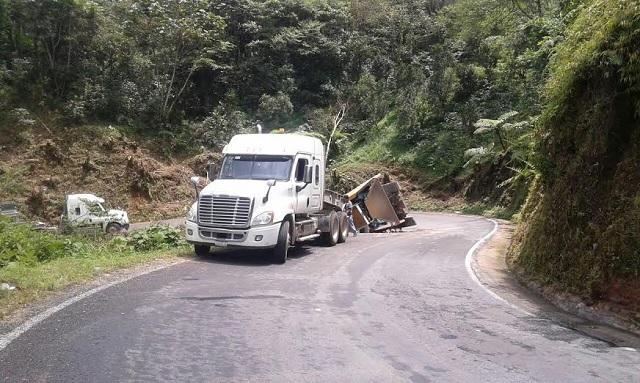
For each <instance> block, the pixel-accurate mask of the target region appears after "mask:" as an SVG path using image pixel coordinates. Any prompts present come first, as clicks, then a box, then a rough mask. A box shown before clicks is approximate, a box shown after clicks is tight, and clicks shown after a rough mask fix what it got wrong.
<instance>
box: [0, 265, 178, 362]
mask: <svg viewBox="0 0 640 383" xmlns="http://www.w3.org/2000/svg"><path fill="white" fill-rule="evenodd" d="M182 262H185V261H184V260H181V261H178V262H175V263H171V264H168V265H161V266H156V267H153V268H151V269H145V270H143V271H140V272H137V273H133V274H130V275H127V276H126V277H123V278H120V279H118V280H115V281H113V282H109V283H107V284H104V285H101V286H98V287H96V288H93V289H91V290H89V291H85V292H84V293H82V294H79V295H76V296H75V297H72V298H69V299H67V300H66V301H64V302H62V303H60V304H59V305H57V306H54V307H51V308H49V309H48V310H45V311H43V312H41V313H39V314H36V315H35V316H33V317H31V318H29V319H27V320H26V321H25V322H23V323H22V324H21V325H19V326H18V327H16V328H14V329H13V330H12V331H11V332H9V333H7V334H4V335H1V336H0V351H2V350H4V349H5V348H6V347H7V346H8V345H9V344H10V343H11V342H13V341H14V340H16V339H17V338H18V337H19V336H20V335H22V334H24V333H25V332H27V331H29V329H31V328H32V327H33V326H35V325H37V324H39V323H41V322H43V321H44V320H46V319H47V318H49V317H51V316H52V315H53V314H55V313H57V312H58V311H60V310H62V309H64V308H66V307H69V306H71V305H72V304H74V303H76V302H79V301H81V300H83V299H84V298H87V297H90V296H92V295H93V294H95V293H98V292H100V291H102V290H106V289H108V288H109V287H112V286H115V285H118V284H120V283H123V282H127V281H130V280H132V279H133V278H137V277H140V276H143V275H146V274H149V273H152V272H154V271H158V270H162V269H165V268H167V267H170V266H174V265H177V264H179V263H182Z"/></svg>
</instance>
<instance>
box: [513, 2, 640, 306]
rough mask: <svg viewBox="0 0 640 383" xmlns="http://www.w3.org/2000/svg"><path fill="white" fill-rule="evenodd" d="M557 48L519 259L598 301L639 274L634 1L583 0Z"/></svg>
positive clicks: (637, 24) (639, 41) (639, 33)
mask: <svg viewBox="0 0 640 383" xmlns="http://www.w3.org/2000/svg"><path fill="white" fill-rule="evenodd" d="M556 52H557V53H556V56H555V57H554V60H553V63H552V65H551V72H552V75H551V78H550V80H549V82H548V85H547V89H546V92H545V93H546V95H547V102H546V105H545V110H544V113H543V118H542V120H541V125H542V128H543V131H542V134H541V142H540V145H541V147H540V161H539V162H540V166H539V168H540V172H541V175H540V178H539V181H538V182H536V185H535V187H534V188H533V190H532V194H531V196H530V199H529V202H528V203H527V207H526V209H525V212H524V213H525V214H524V217H523V218H524V224H523V226H522V228H521V230H520V233H519V235H520V238H519V239H520V240H521V241H522V242H521V246H520V247H519V248H518V250H520V253H519V258H518V259H517V263H518V264H519V265H521V266H522V267H524V268H525V269H526V270H527V271H528V272H530V273H533V274H534V275H536V276H538V277H539V278H541V279H542V280H543V281H547V282H554V283H558V284H560V285H563V286H566V287H568V288H570V289H571V290H573V291H575V292H580V293H588V294H590V295H592V296H593V297H595V298H599V297H602V296H606V295H607V294H608V291H607V289H608V288H609V287H610V286H612V284H613V283H614V282H616V283H620V282H621V281H629V280H636V281H637V280H638V278H639V277H640V252H639V250H638V249H640V194H638V185H640V168H639V166H640V120H639V116H640V60H639V58H640V56H639V52H640V3H639V2H637V1H632V0H615V1H604V0H592V1H588V2H586V3H585V4H584V5H583V6H581V7H579V8H578V10H577V12H576V17H575V21H574V22H573V23H572V25H571V26H570V27H569V29H568V31H567V33H566V39H565V41H564V42H563V43H562V44H561V45H560V46H559V47H558V49H557V50H556ZM629 292H630V291H627V293H629ZM632 303H633V304H637V302H632Z"/></svg>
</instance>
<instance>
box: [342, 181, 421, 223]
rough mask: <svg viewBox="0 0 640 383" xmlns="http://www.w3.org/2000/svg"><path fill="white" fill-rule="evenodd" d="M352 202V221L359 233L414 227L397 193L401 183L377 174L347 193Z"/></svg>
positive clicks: (413, 221)
mask: <svg viewBox="0 0 640 383" xmlns="http://www.w3.org/2000/svg"><path fill="white" fill-rule="evenodd" d="M347 198H349V200H350V201H351V203H352V204H353V221H354V223H355V225H356V228H357V229H358V230H360V231H362V232H374V233H378V232H383V231H387V230H395V229H401V228H403V227H409V226H415V224H416V222H415V220H414V219H413V218H411V217H409V216H408V209H407V206H406V205H405V203H404V201H403V200H402V196H401V194H400V185H399V184H398V183H397V182H392V181H390V180H389V177H388V176H387V175H383V174H378V175H376V176H374V177H372V178H371V179H369V180H367V181H366V182H364V183H362V184H360V185H358V187H356V188H355V189H353V190H351V191H350V192H349V193H347Z"/></svg>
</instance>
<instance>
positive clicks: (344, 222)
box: [338, 211, 349, 243]
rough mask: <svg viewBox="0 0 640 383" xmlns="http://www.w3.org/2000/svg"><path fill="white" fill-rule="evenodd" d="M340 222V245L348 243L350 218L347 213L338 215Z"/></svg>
mask: <svg viewBox="0 0 640 383" xmlns="http://www.w3.org/2000/svg"><path fill="white" fill-rule="evenodd" d="M338 222H339V225H338V226H339V228H340V232H339V235H338V243H345V242H346V241H347V236H348V235H349V217H347V214H346V213H345V212H342V211H341V212H339V213H338Z"/></svg>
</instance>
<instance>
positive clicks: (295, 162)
mask: <svg viewBox="0 0 640 383" xmlns="http://www.w3.org/2000/svg"><path fill="white" fill-rule="evenodd" d="M223 154H224V158H223V162H222V167H221V169H220V172H219V174H218V176H217V178H216V177H215V176H213V175H212V174H209V176H208V178H209V180H210V181H212V182H210V183H209V184H208V185H207V186H205V187H204V188H203V189H202V190H199V187H198V185H199V184H200V183H201V180H200V179H199V177H193V178H192V182H193V183H194V185H195V186H196V195H197V201H196V202H195V203H194V204H193V205H192V206H191V208H190V209H189V212H188V213H187V219H186V229H185V230H186V238H187V241H188V242H190V243H192V244H193V245H194V246H195V252H196V254H198V255H201V256H202V255H206V254H208V253H209V251H210V249H211V247H212V246H222V247H229V246H234V247H242V248H248V249H250V248H257V249H272V256H273V261H274V262H275V263H280V264H282V263H285V262H286V261H287V253H288V250H289V247H290V246H293V245H294V244H295V243H296V242H301V241H308V240H312V239H316V238H321V239H322V241H323V242H324V243H325V244H326V245H328V246H334V245H336V244H337V243H342V242H344V241H345V240H346V239H347V233H348V220H347V215H346V214H345V213H344V212H343V211H342V210H343V206H344V204H345V203H346V202H347V199H346V198H344V197H343V196H341V195H339V194H338V193H335V192H332V191H330V190H326V189H325V162H324V156H325V153H324V146H323V144H322V142H321V141H320V140H319V139H317V138H313V137H309V136H304V135H298V134H240V135H236V136H234V137H233V138H232V139H231V141H230V142H229V144H228V145H227V146H225V148H224V150H223ZM214 178H215V180H214Z"/></svg>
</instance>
